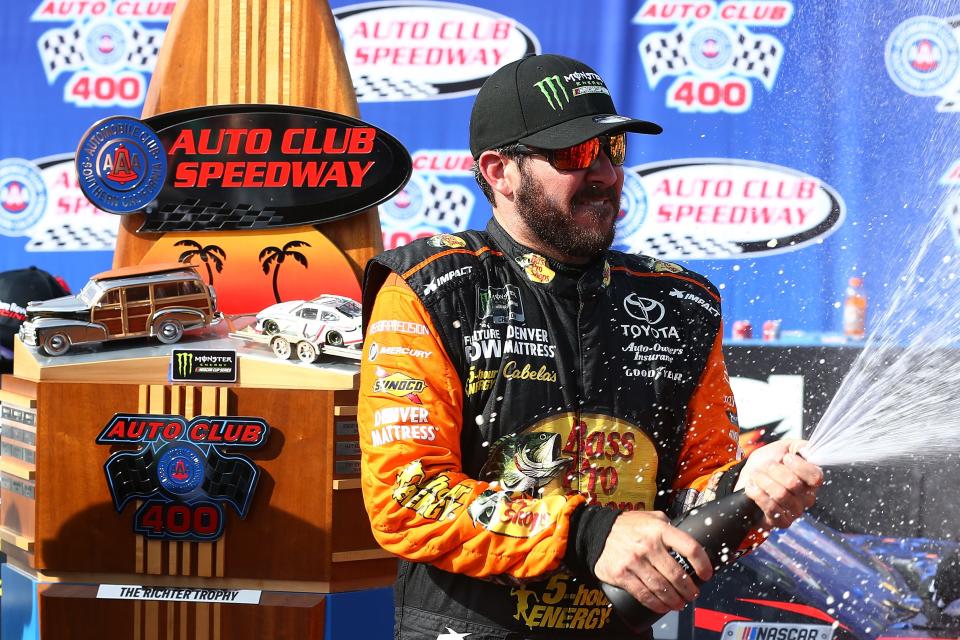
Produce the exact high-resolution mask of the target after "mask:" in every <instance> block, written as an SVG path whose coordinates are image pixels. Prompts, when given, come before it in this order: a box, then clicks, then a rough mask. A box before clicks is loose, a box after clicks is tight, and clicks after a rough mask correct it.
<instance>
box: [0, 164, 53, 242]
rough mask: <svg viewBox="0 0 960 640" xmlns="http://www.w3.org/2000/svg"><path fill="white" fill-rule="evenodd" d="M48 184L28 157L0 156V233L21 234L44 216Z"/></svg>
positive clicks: (7, 234) (8, 234)
mask: <svg viewBox="0 0 960 640" xmlns="http://www.w3.org/2000/svg"><path fill="white" fill-rule="evenodd" d="M46 208H47V187H46V185H45V184H44V181H43V176H42V174H41V173H40V169H39V168H38V167H37V165H35V164H34V163H32V162H30V161H29V160H21V159H20V158H5V159H3V160H0V234H3V235H5V236H22V235H25V234H26V233H27V231H28V230H29V229H30V228H31V227H33V226H34V225H35V224H37V222H39V220H40V219H41V218H42V217H43V214H44V213H45V211H46Z"/></svg>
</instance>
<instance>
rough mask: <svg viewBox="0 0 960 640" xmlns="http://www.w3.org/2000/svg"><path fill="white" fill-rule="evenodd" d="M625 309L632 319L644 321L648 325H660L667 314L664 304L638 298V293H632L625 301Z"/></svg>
mask: <svg viewBox="0 0 960 640" xmlns="http://www.w3.org/2000/svg"><path fill="white" fill-rule="evenodd" d="M623 308H624V310H625V311H626V312H627V314H628V315H629V316H630V317H631V318H634V319H636V320H642V321H644V322H646V323H647V324H659V323H660V321H661V320H663V317H664V316H665V315H666V313H667V310H666V308H665V307H664V306H663V303H661V302H659V301H658V300H654V299H653V298H644V297H641V296H638V295H637V294H636V293H631V294H629V295H628V296H627V297H625V298H624V299H623Z"/></svg>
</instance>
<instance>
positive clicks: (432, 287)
mask: <svg viewBox="0 0 960 640" xmlns="http://www.w3.org/2000/svg"><path fill="white" fill-rule="evenodd" d="M471 271H473V267H460V268H459V269H453V270H452V271H447V272H446V273H445V274H443V275H441V276H437V277H436V278H433V279H432V280H430V282H429V283H427V286H425V287H424V288H423V295H424V296H429V295H430V294H432V293H435V292H436V291H437V289H439V288H440V287H442V286H443V285H445V284H447V283H448V282H451V281H453V280H455V279H456V278H462V277H463V276H466V275H470V272H471Z"/></svg>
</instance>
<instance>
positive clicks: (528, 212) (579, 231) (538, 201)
mask: <svg viewBox="0 0 960 640" xmlns="http://www.w3.org/2000/svg"><path fill="white" fill-rule="evenodd" d="M600 195H607V196H608V197H609V198H610V203H613V204H609V203H608V204H599V205H582V204H581V205H577V200H579V199H581V198H591V197H592V198H596V197H597V196H600ZM514 206H515V208H516V211H517V214H518V215H519V216H520V219H521V220H523V222H524V224H526V225H527V227H528V228H529V229H530V231H531V232H533V234H534V236H536V238H537V239H538V240H539V241H540V242H542V243H543V244H545V245H547V246H549V247H551V248H552V249H554V251H555V252H556V253H557V254H558V255H560V256H569V257H571V258H581V259H582V258H586V259H587V260H591V259H593V258H597V257H599V256H600V255H602V254H603V253H604V252H605V251H606V250H607V249H609V248H610V245H611V244H613V236H614V227H615V225H616V220H617V213H619V207H620V198H619V197H618V194H617V193H616V190H615V189H614V188H613V187H611V188H610V189H608V190H606V191H605V190H603V189H600V188H599V187H594V186H584V187H583V188H582V189H581V190H580V191H578V192H577V193H576V195H575V196H574V198H573V200H572V201H571V202H568V203H566V204H565V205H561V204H559V203H556V202H554V201H552V200H550V199H548V198H547V196H546V193H544V190H543V184H541V183H540V182H539V181H537V180H534V179H533V178H532V177H531V176H530V174H529V173H528V172H527V171H526V170H524V169H523V168H521V170H520V187H519V188H518V189H517V191H516V194H515V198H514ZM577 206H580V207H582V208H585V209H587V212H588V215H589V217H590V219H591V220H592V221H593V224H587V225H584V224H579V223H577V221H576V220H575V219H574V215H573V210H574V207H577ZM611 206H613V207H614V208H615V209H616V210H617V211H616V212H615V213H614V215H613V216H610V207H611ZM608 217H609V218H610V220H609V222H607V218H608Z"/></svg>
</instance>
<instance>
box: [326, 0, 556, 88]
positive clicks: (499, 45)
mask: <svg viewBox="0 0 960 640" xmlns="http://www.w3.org/2000/svg"><path fill="white" fill-rule="evenodd" d="M334 17H335V18H336V20H337V28H338V29H339V31H340V39H341V40H342V41H343V51H344V56H345V57H346V59H347V65H348V66H349V67H350V75H351V76H352V77H353V84H354V88H355V90H356V94H357V100H359V101H360V102H386V101H401V100H403V101H407V100H438V99H443V98H456V97H460V96H466V95H472V94H474V93H476V92H477V91H478V90H479V89H480V86H481V85H482V84H483V82H484V80H486V79H487V78H488V77H489V76H490V75H491V74H493V72H494V71H496V70H497V69H499V68H500V67H502V66H503V65H505V64H506V63H508V62H510V61H512V60H518V59H520V58H522V57H524V56H526V55H529V54H535V53H540V43H539V42H538V41H537V38H536V36H535V35H534V34H533V32H531V31H530V30H529V29H527V28H526V27H525V26H524V25H522V24H520V23H519V22H517V21H516V20H514V19H513V18H511V17H509V16H505V15H502V14H499V13H495V12H493V11H487V10H484V9H480V8H477V7H471V6H466V5H463V4H455V3H451V2H432V1H422V0H421V1H417V0H413V1H405V2H389V1H388V2H373V3H363V4H352V5H348V6H345V7H340V8H338V9H335V10H334Z"/></svg>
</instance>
